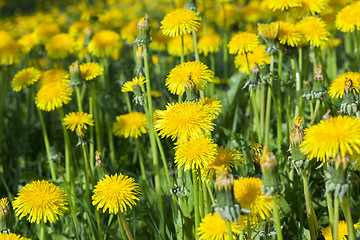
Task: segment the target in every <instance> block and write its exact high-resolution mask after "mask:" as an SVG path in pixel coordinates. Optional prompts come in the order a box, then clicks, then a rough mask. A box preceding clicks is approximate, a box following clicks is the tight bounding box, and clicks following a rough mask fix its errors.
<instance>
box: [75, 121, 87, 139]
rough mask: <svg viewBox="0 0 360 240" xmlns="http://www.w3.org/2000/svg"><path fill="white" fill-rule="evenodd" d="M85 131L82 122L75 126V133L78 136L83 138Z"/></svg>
mask: <svg viewBox="0 0 360 240" xmlns="http://www.w3.org/2000/svg"><path fill="white" fill-rule="evenodd" d="M85 133H86V129H85V127H84V124H80V125H79V126H78V127H76V135H77V136H78V137H79V138H84V137H85Z"/></svg>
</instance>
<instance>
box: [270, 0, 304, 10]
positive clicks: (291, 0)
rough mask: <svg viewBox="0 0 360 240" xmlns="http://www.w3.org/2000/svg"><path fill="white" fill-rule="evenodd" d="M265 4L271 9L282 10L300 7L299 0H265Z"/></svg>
mask: <svg viewBox="0 0 360 240" xmlns="http://www.w3.org/2000/svg"><path fill="white" fill-rule="evenodd" d="M265 5H266V6H267V7H268V8H269V9H270V10H272V11H277V10H280V11H284V10H288V9H289V8H295V7H301V0H266V1H265Z"/></svg>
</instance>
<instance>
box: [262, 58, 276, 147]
mask: <svg viewBox="0 0 360 240" xmlns="http://www.w3.org/2000/svg"><path fill="white" fill-rule="evenodd" d="M273 74H274V54H271V58H270V77H269V86H268V93H267V99H266V116H265V141H264V145H265V146H267V147H269V136H270V116H271V91H272V89H271V88H272V81H273Z"/></svg>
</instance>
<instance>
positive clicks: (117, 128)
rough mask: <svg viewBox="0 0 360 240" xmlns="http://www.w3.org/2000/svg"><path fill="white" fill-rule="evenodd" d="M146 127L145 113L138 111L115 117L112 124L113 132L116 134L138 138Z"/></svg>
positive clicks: (144, 131) (145, 130)
mask: <svg viewBox="0 0 360 240" xmlns="http://www.w3.org/2000/svg"><path fill="white" fill-rule="evenodd" d="M147 129H148V121H147V118H146V115H145V114H143V113H140V112H131V113H127V114H124V115H120V116H117V117H116V122H115V123H114V125H113V132H114V133H115V135H116V136H124V137H125V138H128V137H134V138H138V137H140V136H141V135H142V134H145V133H146V132H147Z"/></svg>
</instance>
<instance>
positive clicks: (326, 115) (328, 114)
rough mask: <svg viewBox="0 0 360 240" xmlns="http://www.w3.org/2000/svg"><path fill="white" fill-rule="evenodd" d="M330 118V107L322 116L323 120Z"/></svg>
mask: <svg viewBox="0 0 360 240" xmlns="http://www.w3.org/2000/svg"><path fill="white" fill-rule="evenodd" d="M330 118H331V110H330V109H328V110H327V111H326V113H325V114H324V116H323V117H322V120H323V121H328V120H329V119H330Z"/></svg>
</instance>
